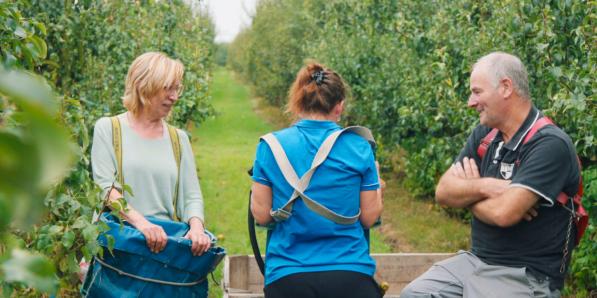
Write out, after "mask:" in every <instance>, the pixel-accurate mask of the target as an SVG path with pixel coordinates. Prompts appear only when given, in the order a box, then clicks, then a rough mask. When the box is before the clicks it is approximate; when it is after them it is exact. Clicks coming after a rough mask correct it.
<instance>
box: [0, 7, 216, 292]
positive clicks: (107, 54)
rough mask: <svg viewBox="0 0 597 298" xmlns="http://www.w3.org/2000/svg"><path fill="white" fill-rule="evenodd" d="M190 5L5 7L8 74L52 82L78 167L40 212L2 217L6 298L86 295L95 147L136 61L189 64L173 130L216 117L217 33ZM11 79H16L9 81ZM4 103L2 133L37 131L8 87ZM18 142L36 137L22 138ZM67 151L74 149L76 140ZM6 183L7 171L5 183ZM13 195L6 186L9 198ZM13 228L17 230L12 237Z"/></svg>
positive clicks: (95, 204)
mask: <svg viewBox="0 0 597 298" xmlns="http://www.w3.org/2000/svg"><path fill="white" fill-rule="evenodd" d="M185 2H186V3H187V4H185V3H183V1H152V0H145V1H103V0H80V1H73V0H61V1H43V0H19V1H16V2H5V1H0V32H1V33H2V34H1V37H0V64H2V67H1V68H3V69H4V70H3V71H9V70H16V71H19V72H18V73H23V71H27V72H29V73H36V74H37V75H34V77H37V78H38V80H39V78H40V77H43V78H45V81H46V83H45V84H46V86H48V88H51V90H52V92H53V95H52V96H51V97H52V98H51V99H50V100H49V101H52V102H54V103H56V104H57V105H58V107H59V109H58V110H57V113H54V114H53V115H54V116H50V117H51V118H53V121H54V123H58V124H59V125H60V126H61V127H65V128H67V129H68V132H67V133H68V135H69V136H70V137H69V139H71V140H73V143H72V144H71V145H70V146H71V147H72V149H73V150H72V152H74V155H73V154H71V156H74V160H75V161H74V163H71V164H72V166H71V168H70V170H69V171H68V172H67V173H68V174H67V175H66V177H65V178H64V179H63V180H60V181H61V182H59V183H56V182H55V183H54V184H52V185H49V186H48V187H46V188H43V189H40V190H39V191H38V192H36V193H35V194H34V195H31V196H29V199H30V200H29V201H31V202H32V203H31V204H33V205H32V206H34V207H35V205H34V204H35V202H40V203H41V202H43V206H40V205H41V204H40V203H38V205H37V206H36V207H35V208H32V209H29V210H28V209H26V208H25V209H23V208H20V209H19V208H17V207H13V208H7V209H4V210H2V211H1V212H2V223H3V224H2V225H0V239H4V240H6V241H2V242H1V243H0V264H2V263H3V265H2V266H3V267H2V269H3V270H1V271H0V286H1V288H0V296H11V295H12V296H14V295H16V296H18V297H26V296H32V297H37V296H39V295H40V292H39V291H38V290H41V291H42V292H48V293H57V295H58V296H60V297H64V296H78V287H79V284H78V282H77V280H78V277H77V272H78V271H79V267H78V260H79V259H80V258H81V257H82V256H85V257H86V258H87V259H90V257H91V255H92V254H94V253H96V252H98V250H99V247H98V246H97V244H96V243H95V238H96V237H97V233H98V232H99V229H101V227H98V226H96V225H93V224H92V215H93V211H94V210H99V208H100V207H101V202H100V198H99V197H98V190H97V189H96V187H95V185H94V183H93V181H92V179H91V174H90V164H89V154H88V151H89V149H90V147H89V145H90V143H89V140H90V137H91V135H92V133H93V132H92V129H93V124H94V123H95V121H96V120H97V119H98V118H99V117H101V116H107V115H113V114H116V113H120V112H122V111H123V107H122V104H121V99H120V97H121V96H122V94H123V90H124V79H125V76H126V73H127V70H128V66H129V65H130V63H131V62H132V61H133V59H134V58H135V57H136V56H138V55H140V54H142V53H144V52H147V51H162V52H165V53H167V54H168V55H170V56H171V57H174V58H177V59H180V60H181V61H182V62H183V64H184V65H185V68H186V69H185V82H184V85H185V94H184V96H183V97H182V98H180V100H179V101H180V102H179V103H178V104H177V105H176V107H175V109H174V111H173V113H172V116H171V119H170V122H171V123H173V124H174V125H176V126H178V127H182V128H185V127H186V125H188V124H189V123H192V122H195V123H199V122H200V121H202V120H203V119H205V117H207V116H208V115H210V114H211V113H212V108H211V105H210V104H209V90H208V86H209V81H210V72H211V69H212V64H213V58H212V57H213V51H214V46H213V37H214V26H213V24H212V23H211V21H210V20H209V18H208V17H207V15H206V14H205V13H204V12H203V11H201V10H198V9H195V10H191V6H194V7H198V5H195V4H197V3H194V2H198V1H185ZM1 75H2V78H6V77H7V75H8V72H2V73H1ZM0 81H1V80H0ZM11 83H12V84H13V85H14V84H15V83H16V82H14V81H12V82H11ZM13 87H15V88H16V89H19V90H26V89H27V88H29V87H30V85H29V84H28V83H27V82H25V83H24V84H18V83H16V85H15V86H13ZM0 99H1V101H0V103H1V105H0V111H1V114H0V115H1V118H0V130H1V131H0V132H5V131H9V132H11V131H17V132H18V131H19V130H25V131H26V130H27V127H28V126H30V123H29V122H24V121H23V120H24V119H25V120H27V118H26V117H23V116H22V115H28V113H29V114H30V111H27V110H25V109H23V108H22V107H21V106H19V105H16V104H15V103H18V102H17V101H16V100H15V97H14V96H12V94H11V93H10V92H7V91H6V90H4V89H1V88H0ZM44 119H45V118H44ZM51 120H52V119H51ZM16 137H17V138H25V137H26V135H24V134H18V133H17V134H16ZM49 137H50V138H52V137H59V135H57V134H50V135H49ZM64 143H65V144H68V142H67V140H66V139H64ZM1 145H5V144H4V143H2V144H1ZM46 145H47V144H46ZM39 147H42V148H44V147H43V146H39ZM23 148H25V149H26V148H27V147H26V146H24V147H23ZM0 149H4V148H3V147H2V146H0ZM42 151H43V149H42ZM42 153H43V152H42ZM41 155H43V154H41ZM2 162H6V160H4V159H2V160H1V161H0V170H3V169H4V168H2V166H4V164H3V163H2ZM65 165H68V164H66V163H65ZM22 166H26V165H22ZM42 166H43V165H42ZM32 172H35V170H33V171H32ZM6 174H7V173H6V172H2V175H3V178H2V179H5V175H6ZM27 174H28V173H25V174H23V177H25V178H27V177H28V176H26V175H27ZM29 174H31V173H29ZM24 187H27V186H26V185H25V186H24ZM9 194H11V193H9V192H8V190H7V188H5V187H3V185H0V198H7V197H8V195H9ZM14 202H16V201H14ZM14 202H13V201H12V200H11V201H10V204H8V200H6V201H5V200H0V203H2V204H5V205H6V206H4V207H11V206H13V205H19V204H16V203H14ZM2 206H3V205H2ZM43 207H45V208H46V209H47V210H48V212H47V213H45V214H44V215H43V217H41V218H42V219H41V220H38V221H34V219H35V218H36V216H31V214H39V212H37V213H35V212H30V211H31V210H34V211H35V210H38V211H39V210H43V209H44V208H43ZM23 210H25V211H26V212H23ZM27 212H30V213H31V214H30V216H29V217H28V219H29V220H28V221H24V223H25V224H23V225H22V226H17V225H15V223H16V222H18V221H17V219H19V216H20V215H21V213H27ZM8 223H12V224H11V225H10V228H9V230H6V229H7V226H8ZM31 224H35V225H33V227H31ZM8 231H10V233H9V232H8ZM20 249H25V250H27V251H29V252H37V253H38V254H35V255H34V257H31V258H29V259H27V258H25V257H21V255H14V253H13V256H12V258H11V257H10V253H9V252H10V251H13V252H22V250H20ZM41 255H43V256H44V257H42V256H41ZM15 262H16V263H15ZM19 262H21V263H19ZM36 262H37V263H36ZM31 263H33V264H32V265H31ZM15 264H16V265H17V266H18V265H27V264H29V265H31V266H25V267H26V268H27V269H28V270H29V272H21V273H24V274H25V275H23V276H22V278H21V279H18V278H15V276H17V275H16V274H15V271H11V270H14V267H15V266H14V265H15ZM21 267H22V266H21ZM27 274H28V275H27ZM19 276H21V275H19ZM56 277H57V278H56ZM11 281H12V282H11ZM35 288H37V289H38V290H36V289H35Z"/></svg>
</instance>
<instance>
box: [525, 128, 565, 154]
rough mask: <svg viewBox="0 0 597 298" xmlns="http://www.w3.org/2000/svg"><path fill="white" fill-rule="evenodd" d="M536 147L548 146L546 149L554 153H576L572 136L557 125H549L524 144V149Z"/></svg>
mask: <svg viewBox="0 0 597 298" xmlns="http://www.w3.org/2000/svg"><path fill="white" fill-rule="evenodd" d="M536 147H546V148H545V149H546V150H548V151H553V152H554V153H559V154H564V153H568V154H573V155H576V149H575V147H574V143H573V142H572V139H571V138H570V136H569V135H568V134H567V133H566V132H564V131H563V130H562V129H561V128H559V127H557V126H555V125H548V126H545V127H543V128H542V129H540V130H539V131H537V133H536V134H535V135H534V136H532V137H531V138H530V139H529V140H528V142H526V143H525V144H523V147H522V150H525V149H530V148H536Z"/></svg>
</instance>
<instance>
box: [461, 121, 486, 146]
mask: <svg viewBox="0 0 597 298" xmlns="http://www.w3.org/2000/svg"><path fill="white" fill-rule="evenodd" d="M491 130H492V128H491V127H488V126H485V125H482V124H479V125H477V126H476V127H475V128H474V129H473V130H472V131H471V133H470V135H469V137H468V140H467V142H469V143H471V142H472V144H469V145H476V146H478V145H479V144H480V143H481V140H482V139H483V138H484V137H485V136H487V135H488V134H489V132H491Z"/></svg>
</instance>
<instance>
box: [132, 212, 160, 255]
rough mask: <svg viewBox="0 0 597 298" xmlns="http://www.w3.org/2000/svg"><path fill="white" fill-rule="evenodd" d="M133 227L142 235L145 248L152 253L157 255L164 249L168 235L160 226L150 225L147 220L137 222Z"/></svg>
mask: <svg viewBox="0 0 597 298" xmlns="http://www.w3.org/2000/svg"><path fill="white" fill-rule="evenodd" d="M135 227H136V228H137V229H138V230H139V231H141V233H143V236H145V241H146V242H147V247H148V248H149V250H150V251H151V252H153V253H156V254H157V253H159V252H161V251H162V250H164V248H165V247H166V244H167V243H168V235H166V232H164V229H163V228H162V227H161V226H158V225H156V224H152V223H151V222H149V221H148V220H147V219H143V220H141V221H139V223H137V224H136V225H135Z"/></svg>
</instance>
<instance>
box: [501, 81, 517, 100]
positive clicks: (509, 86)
mask: <svg viewBox="0 0 597 298" xmlns="http://www.w3.org/2000/svg"><path fill="white" fill-rule="evenodd" d="M500 86H501V87H502V90H503V91H502V95H503V96H504V98H509V97H510V96H512V93H514V83H512V80H511V79H510V78H507V77H506V78H503V79H502V80H501V81H500Z"/></svg>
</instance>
